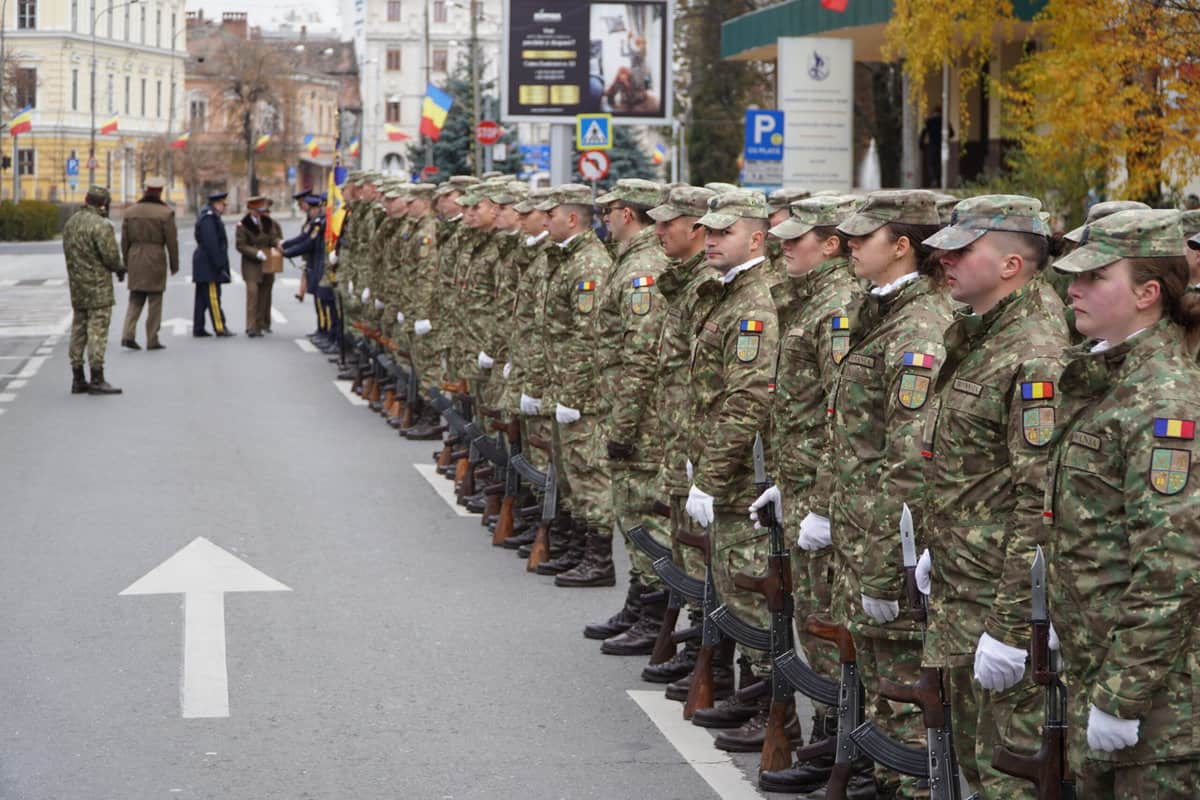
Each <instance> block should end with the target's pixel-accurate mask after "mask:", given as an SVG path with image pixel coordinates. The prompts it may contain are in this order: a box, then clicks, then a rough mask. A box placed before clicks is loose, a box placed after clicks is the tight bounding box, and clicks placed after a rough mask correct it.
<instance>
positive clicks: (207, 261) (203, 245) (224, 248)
mask: <svg viewBox="0 0 1200 800" xmlns="http://www.w3.org/2000/svg"><path fill="white" fill-rule="evenodd" d="M228 196H229V193H228V192H213V193H212V194H210V195H209V196H208V203H207V204H206V205H205V206H204V208H202V209H200V216H198V217H196V252H195V253H194V254H193V255H192V281H194V282H195V284H196V300H195V303H194V304H193V306H192V336H211V335H212V334H210V333H209V332H208V331H206V330H205V329H204V315H205V313H206V312H207V313H208V315H209V317H210V318H211V319H212V324H213V332H214V333H216V335H217V336H233V335H234V333H233V331H231V330H229V328H228V327H227V326H226V324H225V312H224V311H223V310H222V309H221V284H223V283H229V237H227V236H226V235H225V223H224V222H222V221H221V215H222V214H223V213H225V198H226V197H228Z"/></svg>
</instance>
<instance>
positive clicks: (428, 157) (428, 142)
mask: <svg viewBox="0 0 1200 800" xmlns="http://www.w3.org/2000/svg"><path fill="white" fill-rule="evenodd" d="M424 44H425V92H426V93H427V92H428V91H429V85H430V84H431V83H432V82H433V78H432V75H433V64H432V63H431V62H430V54H429V0H425V42H424ZM422 96H424V94H423V95H422ZM425 166H427V167H432V166H433V139H431V138H429V137H428V136H426V137H425ZM422 180H424V176H422Z"/></svg>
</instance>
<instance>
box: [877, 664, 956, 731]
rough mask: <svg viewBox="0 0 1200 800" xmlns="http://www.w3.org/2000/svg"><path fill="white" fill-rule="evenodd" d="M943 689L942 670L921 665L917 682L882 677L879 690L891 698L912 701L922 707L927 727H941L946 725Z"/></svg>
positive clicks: (899, 700)
mask: <svg viewBox="0 0 1200 800" xmlns="http://www.w3.org/2000/svg"><path fill="white" fill-rule="evenodd" d="M943 689H944V687H943V686H942V671H941V670H940V669H938V668H937V667H921V677H920V678H918V679H917V682H916V683H897V682H895V681H893V680H889V679H887V678H880V679H879V690H878V691H879V694H880V695H881V696H883V697H886V698H887V699H889V700H895V701H897V702H900V703H911V704H912V705H914V706H917V707H918V708H920V709H921V716H922V717H923V718H924V720H925V727H926V728H941V727H944V726H945V725H946V713H945V705H944V702H943V698H944V696H945V692H944V691H943Z"/></svg>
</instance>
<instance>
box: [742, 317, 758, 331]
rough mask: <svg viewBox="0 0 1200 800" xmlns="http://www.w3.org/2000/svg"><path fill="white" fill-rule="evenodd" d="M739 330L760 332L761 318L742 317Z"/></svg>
mask: <svg viewBox="0 0 1200 800" xmlns="http://www.w3.org/2000/svg"><path fill="white" fill-rule="evenodd" d="M739 330H741V332H742V333H762V331H763V324H762V320H757V319H744V320H742V324H741V325H740V326H739Z"/></svg>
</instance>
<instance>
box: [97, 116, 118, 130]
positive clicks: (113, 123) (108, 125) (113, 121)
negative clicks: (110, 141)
mask: <svg viewBox="0 0 1200 800" xmlns="http://www.w3.org/2000/svg"><path fill="white" fill-rule="evenodd" d="M116 131H117V115H116V114H113V115H112V117H110V118H109V119H108V121H107V122H105V123H104V124H103V125H101V126H100V133H101V134H102V135H103V134H106V133H116Z"/></svg>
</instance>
